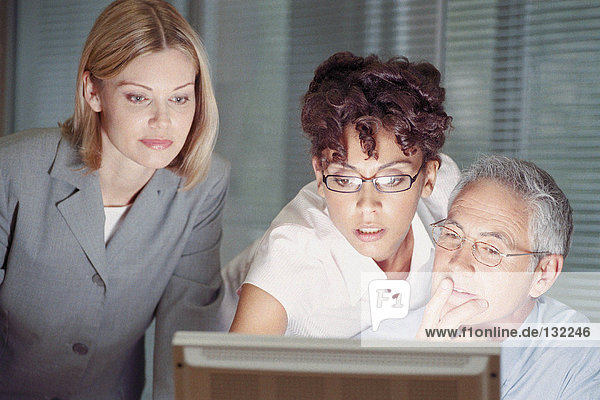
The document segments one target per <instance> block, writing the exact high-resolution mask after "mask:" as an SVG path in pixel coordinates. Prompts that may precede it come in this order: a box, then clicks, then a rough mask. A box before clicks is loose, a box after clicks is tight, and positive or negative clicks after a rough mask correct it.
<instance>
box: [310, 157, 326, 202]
mask: <svg viewBox="0 0 600 400" xmlns="http://www.w3.org/2000/svg"><path fill="white" fill-rule="evenodd" d="M312 167H313V171H314V172H315V178H316V179H317V192H318V193H319V195H320V196H321V197H325V188H324V185H325V184H324V183H323V169H322V168H323V165H322V163H321V158H320V157H317V156H313V158H312Z"/></svg>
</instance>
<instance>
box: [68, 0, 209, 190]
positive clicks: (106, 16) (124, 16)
mask: <svg viewBox="0 0 600 400" xmlns="http://www.w3.org/2000/svg"><path fill="white" fill-rule="evenodd" d="M165 49H177V50H179V51H181V52H182V53H184V54H186V55H187V56H188V57H189V58H190V60H191V62H192V63H193V64H194V67H195V68H196V82H195V93H196V110H195V113H194V120H193V122H192V125H191V128H190V132H189V133H188V136H187V139H186V142H185V144H184V145H183V148H182V149H181V151H180V153H179V154H178V155H177V156H176V157H175V159H174V160H173V161H172V162H171V163H170V164H169V166H168V167H167V168H168V169H170V170H171V171H173V172H175V173H176V174H177V175H179V176H181V177H183V178H185V186H184V187H183V190H187V189H190V188H192V187H193V186H194V185H195V184H197V183H198V182H200V181H202V180H203V179H204V178H205V177H206V175H207V173H208V170H209V168H210V160H211V154H212V151H213V148H214V145H215V141H216V138H217V131H218V125H219V115H218V110H217V103H216V101H215V97H214V92H213V88H212V84H211V81H210V71H209V66H208V57H207V55H206V52H205V50H204V47H203V46H202V43H201V41H200V39H199V38H198V35H197V34H196V32H195V31H194V29H193V28H192V27H191V26H190V24H189V23H188V22H187V21H186V20H185V19H184V18H183V17H182V16H181V14H179V12H178V11H177V10H176V9H175V7H173V6H172V5H171V4H169V3H167V2H165V1H162V0H117V1H115V2H113V3H111V4H110V5H109V6H108V7H106V9H104V11H103V12H102V13H101V14H100V16H98V18H97V19H96V22H95V23H94V26H93V27H92V30H91V31H90V34H89V35H88V38H87V40H86V42H85V46H84V48H83V52H82V55H81V61H80V62H79V70H78V72H77V93H76V96H75V111H74V113H73V116H72V117H71V118H69V119H68V120H66V121H65V122H64V123H63V124H61V125H60V126H61V129H62V134H63V136H64V137H65V138H67V139H68V140H69V141H71V143H73V144H74V145H75V146H77V147H78V149H79V153H80V155H81V159H82V160H83V162H84V164H85V165H86V167H87V168H88V169H90V170H97V169H98V168H100V165H101V162H102V141H101V133H100V132H101V131H100V115H99V114H98V113H96V112H94V111H93V110H92V109H91V108H90V106H89V105H88V104H87V102H86V101H85V98H84V91H83V75H84V73H85V72H86V71H89V72H90V75H91V79H94V80H105V79H110V78H113V77H115V76H116V75H118V74H119V73H120V72H121V71H123V69H124V68H125V67H127V65H128V64H129V63H130V62H131V61H132V60H133V59H135V58H136V57H139V56H141V55H144V54H148V53H153V52H158V51H162V50H165Z"/></svg>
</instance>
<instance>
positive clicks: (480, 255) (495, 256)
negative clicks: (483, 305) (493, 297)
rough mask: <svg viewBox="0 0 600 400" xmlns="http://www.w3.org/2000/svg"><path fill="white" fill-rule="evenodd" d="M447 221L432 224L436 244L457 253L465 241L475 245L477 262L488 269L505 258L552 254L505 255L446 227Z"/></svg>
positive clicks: (534, 252) (538, 252)
mask: <svg viewBox="0 0 600 400" xmlns="http://www.w3.org/2000/svg"><path fill="white" fill-rule="evenodd" d="M445 222H446V220H445V219H443V220H441V221H438V222H434V223H433V224H431V232H432V237H433V241H434V242H435V244H437V245H438V246H440V247H441V248H442V249H446V250H449V251H455V250H458V249H460V248H461V247H462V245H463V243H464V242H465V241H467V240H468V241H469V242H471V243H473V246H471V253H472V254H473V257H474V258H475V260H477V261H478V262H480V263H481V264H483V265H486V266H488V267H492V268H494V267H497V266H498V265H500V263H502V260H503V259H504V258H505V257H518V256H533V255H540V254H543V255H548V254H552V253H550V252H547V251H530V252H526V253H503V252H501V251H500V250H498V249H497V248H496V247H495V246H492V245H491V244H489V243H486V242H481V241H478V240H473V239H471V238H468V237H466V236H465V235H464V234H460V233H459V232H457V231H456V230H454V229H452V228H450V227H448V226H445V225H444V223H445Z"/></svg>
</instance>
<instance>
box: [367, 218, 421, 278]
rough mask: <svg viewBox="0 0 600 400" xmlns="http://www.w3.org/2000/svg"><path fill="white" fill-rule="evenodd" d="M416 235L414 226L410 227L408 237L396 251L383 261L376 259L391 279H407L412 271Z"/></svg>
mask: <svg viewBox="0 0 600 400" xmlns="http://www.w3.org/2000/svg"><path fill="white" fill-rule="evenodd" d="M414 242H415V239H414V236H413V231H412V226H411V227H410V228H409V229H408V233H407V234H406V237H405V238H404V240H403V241H402V243H401V244H400V247H399V248H398V250H397V251H396V253H395V254H394V255H393V256H392V257H390V258H388V259H387V260H383V261H375V262H376V263H377V265H378V266H379V268H381V270H382V271H383V272H385V273H386V275H388V278H390V279H392V278H393V279H406V278H407V277H408V274H409V273H410V264H411V261H412V252H413V247H414Z"/></svg>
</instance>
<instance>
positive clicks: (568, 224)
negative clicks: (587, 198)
mask: <svg viewBox="0 0 600 400" xmlns="http://www.w3.org/2000/svg"><path fill="white" fill-rule="evenodd" d="M482 179H490V180H493V181H496V182H498V183H500V184H502V185H504V186H506V187H507V188H509V189H512V190H513V191H514V192H515V193H516V194H518V195H520V196H521V197H522V198H523V200H524V201H525V203H526V204H527V205H528V208H529V242H530V245H531V249H530V250H531V251H541V252H549V253H551V254H560V255H562V256H563V257H566V256H567V253H568V252H569V248H570V246H571V234H572V233H573V216H572V214H573V210H572V208H571V206H570V204H569V200H568V199H567V197H566V196H565V194H564V193H563V192H562V190H560V188H559V187H558V185H557V184H556V182H555V181H554V179H553V178H552V177H551V176H550V174H548V173H547V172H546V171H544V170H543V169H541V168H539V167H538V166H536V165H535V164H533V163H532V162H529V161H523V160H517V159H514V158H508V157H504V156H498V155H485V156H481V157H480V158H479V159H478V160H477V161H476V162H475V163H474V164H473V165H471V166H470V167H469V168H467V169H466V170H465V171H463V175H462V178H461V180H460V181H459V182H458V184H457V185H456V187H455V188H454V190H453V191H452V193H451V194H450V200H449V205H450V206H451V205H452V203H453V202H454V199H455V198H456V197H457V196H458V194H460V192H461V191H462V190H463V189H465V187H467V186H468V185H470V184H473V183H474V182H476V181H478V180H482ZM541 257H543V256H539V257H533V260H532V268H535V266H536V265H537V263H538V262H539V260H540V259H541Z"/></svg>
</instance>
